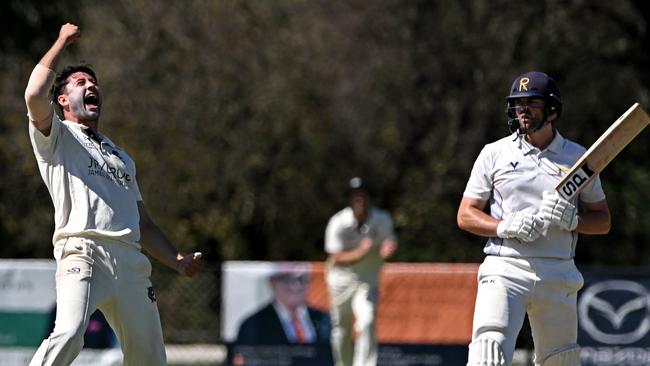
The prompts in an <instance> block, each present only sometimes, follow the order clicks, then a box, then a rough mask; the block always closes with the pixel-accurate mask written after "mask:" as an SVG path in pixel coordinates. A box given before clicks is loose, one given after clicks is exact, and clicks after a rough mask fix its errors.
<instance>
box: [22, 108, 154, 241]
mask: <svg viewBox="0 0 650 366" xmlns="http://www.w3.org/2000/svg"><path fill="white" fill-rule="evenodd" d="M53 114H54V116H53V117H52V128H51V131H50V135H49V136H45V135H43V134H42V133H41V132H40V131H39V130H37V129H36V128H35V127H34V125H33V124H32V123H31V122H30V123H29V136H30V140H31V142H32V147H33V148H34V154H35V155H36V161H37V162H38V169H39V171H40V173H41V177H42V178H43V181H44V182H45V185H46V186H47V189H48V191H49V192H50V196H51V197H52V202H53V204H54V225H55V228H54V235H53V238H52V242H53V244H55V246H56V243H57V242H60V241H61V240H62V239H65V238H67V237H71V236H81V237H91V238H92V237H103V238H107V237H108V238H112V239H114V240H118V241H121V242H123V243H126V244H129V245H133V246H135V247H136V248H138V249H139V248H140V244H139V243H138V240H139V239H140V224H139V223H140V216H139V213H138V206H137V202H138V201H139V200H142V196H141V194H140V189H139V188H138V184H137V182H136V178H135V163H134V162H133V160H132V159H131V158H130V157H129V155H128V154H127V153H126V152H125V151H124V150H122V149H121V148H119V147H118V146H116V145H115V144H114V143H113V142H112V141H111V140H110V139H108V138H107V137H106V136H103V135H102V136H101V137H102V142H101V143H99V142H97V141H95V140H94V139H92V138H91V137H90V136H89V135H88V134H87V133H86V132H87V131H86V132H84V131H85V130H86V129H87V128H86V127H85V126H83V125H81V124H78V123H75V122H70V121H61V120H60V119H59V117H58V116H57V114H56V113H53Z"/></svg>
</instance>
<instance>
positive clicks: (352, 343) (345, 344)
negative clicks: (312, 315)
mask: <svg viewBox="0 0 650 366" xmlns="http://www.w3.org/2000/svg"><path fill="white" fill-rule="evenodd" d="M326 278H327V285H328V289H329V293H330V303H331V306H330V315H331V319H332V334H331V344H332V353H333V355H334V362H335V365H336V366H376V365H377V335H376V330H375V320H376V315H377V305H378V292H379V291H378V286H377V281H376V280H375V281H362V280H360V279H358V278H357V277H356V275H354V274H351V273H349V272H345V271H341V270H338V269H335V268H330V269H329V270H328V271H327V275H326ZM353 316H354V330H355V331H356V339H354V337H353V329H352V321H353Z"/></svg>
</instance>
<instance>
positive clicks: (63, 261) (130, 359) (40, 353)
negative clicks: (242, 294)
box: [30, 238, 167, 366]
mask: <svg viewBox="0 0 650 366" xmlns="http://www.w3.org/2000/svg"><path fill="white" fill-rule="evenodd" d="M57 244H58V243H57ZM55 257H56V258H57V271H56V304H57V308H56V322H55V325H54V330H53V331H52V334H50V336H49V337H48V338H47V339H46V340H44V341H43V343H42V344H41V346H40V347H39V348H38V350H37V351H36V354H35V355H34V357H33V358H32V361H31V362H30V366H41V365H48V366H49V365H54V366H67V365H70V363H72V361H73V360H74V359H75V358H76V357H77V355H78V354H79V352H80V351H81V349H82V348H83V336H84V333H85V330H86V327H87V326H88V321H89V319H90V316H91V315H92V313H93V312H94V311H95V310H96V309H98V308H99V309H100V310H101V311H102V313H103V314H104V316H105V317H106V319H107V320H108V322H109V324H110V325H111V327H112V328H113V330H114V331H115V333H116V334H117V337H118V339H119V342H120V345H121V348H122V352H123V354H124V365H125V366H143V365H152V366H159V365H166V364H167V361H166V355H165V347H164V343H163V336H162V329H161V326H160V318H159V315H158V308H157V305H156V302H155V294H154V292H153V288H152V286H151V281H150V279H149V276H150V275H151V263H150V262H149V259H148V258H147V257H146V256H145V255H144V254H142V253H141V252H140V251H139V250H138V249H137V248H135V247H132V246H128V245H125V244H121V243H119V242H115V241H110V240H97V239H93V240H91V239H85V238H68V239H67V240H66V241H65V242H64V243H61V244H60V246H59V245H57V247H56V248H55Z"/></svg>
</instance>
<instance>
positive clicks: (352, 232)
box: [325, 207, 395, 283]
mask: <svg viewBox="0 0 650 366" xmlns="http://www.w3.org/2000/svg"><path fill="white" fill-rule="evenodd" d="M363 237H369V238H371V239H372V242H373V247H372V249H371V250H370V252H369V253H368V254H367V255H365V256H364V257H363V258H361V259H360V260H359V261H357V262H355V263H351V264H349V265H342V266H338V265H333V264H331V263H330V264H329V265H330V268H331V269H336V270H337V271H339V272H345V273H347V274H348V275H353V276H355V277H357V278H358V279H360V280H362V281H369V282H371V283H376V278H377V276H378V274H379V270H380V269H381V266H382V264H383V258H382V257H381V255H379V246H380V244H381V243H382V242H383V241H384V240H387V239H390V240H395V232H394V229H393V220H392V218H391V216H390V215H389V214H388V212H386V211H384V210H382V209H379V208H376V207H371V208H370V210H369V215H368V219H367V220H366V222H365V224H363V225H359V222H358V221H357V219H356V218H355V217H354V213H353V212H352V208H350V207H346V208H344V209H342V210H341V211H339V212H337V213H336V214H334V216H332V218H330V220H329V222H328V224H327V228H326V230H325V251H326V252H327V253H329V254H332V253H339V252H342V251H346V250H351V249H354V248H355V247H356V246H357V245H359V241H360V240H361V239H362V238H363Z"/></svg>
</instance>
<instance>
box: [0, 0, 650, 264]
mask: <svg viewBox="0 0 650 366" xmlns="http://www.w3.org/2000/svg"><path fill="white" fill-rule="evenodd" d="M34 3H36V2H34ZM3 4H4V5H2V9H1V10H2V14H3V18H6V19H22V20H23V21H22V22H21V23H20V24H19V25H18V26H17V27H15V28H13V27H8V32H5V33H3V35H1V36H0V45H2V46H3V52H2V54H1V55H0V71H1V74H2V75H3V77H2V82H1V83H0V87H1V88H2V89H1V90H2V96H3V98H0V111H1V112H2V113H1V114H2V116H3V118H2V119H1V120H0V127H1V128H2V133H1V134H0V161H1V162H2V164H0V171H1V172H2V180H1V181H0V199H1V200H0V239H1V240H2V242H3V243H5V245H3V246H2V249H0V256H2V257H32V256H35V257H50V255H51V254H50V253H51V247H50V238H51V231H52V226H53V223H52V222H53V221H52V208H51V201H50V199H49V195H48V194H47V192H46V190H45V189H44V187H43V184H42V182H41V179H40V176H39V174H38V170H37V168H36V164H35V161H34V158H33V154H32V152H31V147H30V144H29V141H28V138H27V133H26V123H27V122H26V118H25V107H24V102H23V99H22V94H23V90H24V86H25V84H26V81H27V78H28V76H29V73H30V70H31V68H32V67H33V65H34V64H35V63H36V62H37V60H38V57H40V55H42V53H43V52H45V50H46V49H47V47H49V45H50V44H51V42H53V41H54V39H55V38H56V36H57V34H58V29H59V26H60V24H62V23H64V22H66V21H71V22H75V23H77V24H78V25H80V26H81V29H82V38H81V39H80V40H79V42H77V43H76V44H75V45H73V46H71V47H70V48H69V49H68V50H67V51H66V54H65V55H64V58H63V59H62V60H61V62H62V64H64V63H67V62H77V61H80V60H85V61H87V62H90V63H91V64H93V66H95V68H96V69H97V71H98V74H99V81H100V84H101V87H102V88H103V92H104V95H105V104H104V114H103V117H102V124H101V128H102V130H103V131H104V132H105V133H106V134H107V135H109V136H110V137H111V138H112V140H114V141H116V142H117V143H118V144H120V145H121V146H123V147H124V148H125V149H126V150H127V151H129V152H130V154H131V155H132V156H133V157H134V158H135V160H136V162H137V165H138V181H139V184H140V188H141V190H142V192H143V195H144V199H145V202H146V203H147V207H148V209H149V212H150V213H151V215H152V217H153V218H154V219H155V220H156V221H157V223H158V224H159V225H160V226H161V227H162V228H163V229H164V230H165V231H166V232H167V233H168V235H169V237H170V238H171V239H173V241H174V242H175V243H177V245H178V246H179V247H181V248H182V249H183V250H185V251H193V250H195V249H200V250H201V251H203V252H204V253H206V256H207V259H208V260H210V261H215V262H216V261H220V260H224V259H270V260H280V259H282V260H303V259H305V260H321V259H324V257H325V255H324V253H323V249H322V246H323V244H322V239H323V234H324V229H325V225H326V223H327V220H328V218H329V217H330V215H331V214H333V213H334V212H335V211H337V210H338V209H340V208H341V207H342V206H343V205H344V203H345V202H344V197H343V191H342V187H343V185H344V182H345V180H346V179H347V178H348V177H349V176H351V175H352V174H362V175H364V176H365V177H366V180H368V181H370V182H372V183H373V185H374V186H375V187H376V194H375V196H374V200H375V203H376V204H377V205H379V206H382V207H386V208H388V209H390V210H391V211H392V212H393V213H394V215H395V219H396V225H397V230H398V234H399V238H400V242H401V249H400V251H399V252H398V255H397V258H396V260H398V261H427V262H428V261H438V262H476V261H479V260H480V259H481V258H482V253H481V247H482V245H483V239H481V238H478V237H475V236H472V235H469V234H466V233H463V232H461V231H460V230H458V228H457V227H456V218H455V215H456V208H457V205H458V202H459V201H460V198H461V196H462V192H463V190H464V187H465V183H466V180H467V178H468V176H469V172H470V169H471V166H472V163H473V161H474V159H475V157H476V155H477V154H478V151H479V150H480V149H481V148H482V146H483V145H484V144H485V143H488V142H490V141H493V140H495V139H497V138H499V137H501V136H503V135H504V134H506V133H507V128H506V124H505V117H504V113H503V109H504V104H505V103H504V97H505V95H506V93H507V89H508V87H509V86H510V83H511V81H512V79H513V78H514V77H515V76H516V75H517V74H519V73H521V72H523V71H525V70H528V69H538V70H543V71H546V72H548V73H549V74H551V75H553V76H555V77H556V79H557V80H558V82H559V84H560V87H561V89H562V95H563V100H564V104H565V113H564V116H563V118H562V120H561V121H560V125H559V128H560V130H561V131H562V133H563V134H564V135H565V136H566V137H568V138H571V139H573V140H575V141H578V142H580V143H581V144H583V145H586V146H589V145H590V144H591V143H592V142H593V141H595V139H596V138H597V137H598V136H599V135H600V134H601V133H602V132H603V131H604V130H605V129H606V127H607V126H608V125H609V124H610V123H611V122H612V121H613V120H614V119H615V118H616V117H618V115H620V114H621V113H622V112H623V111H624V110H625V109H627V108H628V107H629V106H630V105H631V104H632V103H633V102H634V101H640V102H641V103H642V104H643V105H644V106H646V107H650V103H648V102H649V100H648V99H649V98H648V95H649V94H648V89H649V87H650V76H649V75H650V72H648V71H649V70H648V65H650V63H649V62H647V61H648V59H647V58H648V54H650V52H648V51H649V50H648V48H649V46H648V45H649V41H648V39H649V38H648V34H647V29H648V15H649V14H650V12H649V11H648V6H647V5H645V4H644V3H643V2H640V1H622V2H616V3H611V2H606V1H590V2H585V1H577V0H575V1H574V0H570V1H555V0H547V1H538V2H531V3H517V2H514V3H513V2H511V1H501V0H500V1H491V2H489V3H488V2H485V1H480V0H461V1H458V0H455V1H452V0H441V1H410V2H404V1H398V0H384V1H376V2H367V1H356V0H350V1H343V2H335V3H332V2H327V1H308V0H302V1H301V0H291V1H290V0H276V1H270V2H269V1H235V0H231V1H200V0H193V1H157V2H150V1H144V0H133V1H114V2H100V1H85V2H75V3H74V6H65V5H66V4H65V3H61V4H60V5H55V4H52V5H49V6H46V7H42V6H33V5H31V2H18V1H9V2H5V3H3ZM70 9H74V11H75V12H76V13H74V14H72V13H69V10H70ZM64 10H65V11H64ZM643 136H645V137H643ZM643 136H641V137H640V138H639V140H638V141H635V142H634V143H633V144H632V145H630V146H629V148H628V149H627V150H626V151H625V152H624V154H623V155H621V157H619V158H618V159H617V160H616V161H615V163H614V164H613V165H612V166H610V167H608V169H607V171H606V173H605V174H604V175H603V181H604V186H605V189H606V192H607V194H608V198H609V202H610V206H611V209H612V213H613V230H612V232H611V233H610V234H609V235H607V236H605V237H596V236H594V237H589V236H584V237H583V238H581V244H580V246H579V250H578V261H584V262H588V263H593V264H617V265H626V264H635V265H642V264H647V263H648V261H650V252H648V250H647V249H646V248H644V247H643V245H642V244H643V243H645V242H646V241H647V240H648V239H650V214H649V213H648V212H649V211H648V209H647V207H649V206H648V203H649V202H648V198H647V197H646V196H647V195H646V194H645V192H647V191H648V188H650V178H649V177H648V173H647V168H646V165H647V164H646V163H645V162H644V160H645V159H643V157H647V156H649V155H650V154H649V151H648V148H649V147H648V144H644V143H643V140H644V139H645V140H646V141H647V138H648V135H647V133H645V134H644V135H643ZM612 246H614V247H616V248H617V251H616V252H615V254H612V253H611V252H610V251H609V250H607V251H606V250H605V249H606V248H608V247H612Z"/></svg>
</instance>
